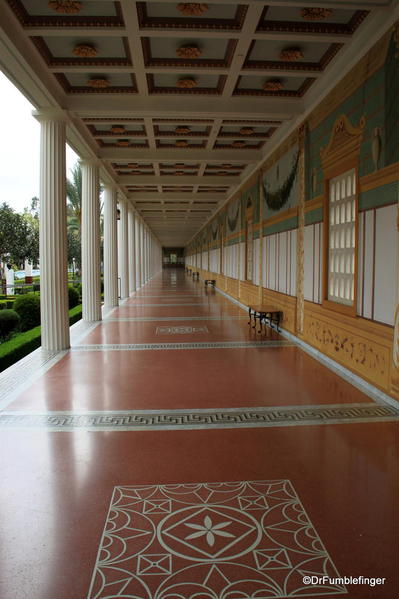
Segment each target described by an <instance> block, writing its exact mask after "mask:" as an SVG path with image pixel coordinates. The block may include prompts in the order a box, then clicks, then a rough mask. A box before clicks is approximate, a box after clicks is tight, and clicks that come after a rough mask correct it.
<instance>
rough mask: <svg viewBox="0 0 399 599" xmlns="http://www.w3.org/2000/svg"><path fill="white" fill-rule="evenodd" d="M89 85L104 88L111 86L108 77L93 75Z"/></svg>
mask: <svg viewBox="0 0 399 599" xmlns="http://www.w3.org/2000/svg"><path fill="white" fill-rule="evenodd" d="M87 85H88V86H89V87H94V88H98V89H102V88H105V87H108V86H109V81H108V79H107V78H106V77H91V79H89V80H88V82H87Z"/></svg>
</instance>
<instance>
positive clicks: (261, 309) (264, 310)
mask: <svg viewBox="0 0 399 599" xmlns="http://www.w3.org/2000/svg"><path fill="white" fill-rule="evenodd" d="M248 315H249V321H248V324H249V325H251V324H252V319H253V322H254V324H253V325H252V328H253V329H256V319H258V320H259V331H258V332H259V333H261V332H262V326H263V324H264V323H265V324H269V325H270V327H271V328H273V323H275V325H276V330H277V331H279V330H280V329H279V326H280V320H281V319H282V316H283V313H282V311H281V310H280V309H279V308H277V307H276V306H268V305H264V306H262V305H258V306H248ZM268 321H269V322H268Z"/></svg>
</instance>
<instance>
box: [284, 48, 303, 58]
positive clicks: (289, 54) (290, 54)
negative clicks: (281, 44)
mask: <svg viewBox="0 0 399 599" xmlns="http://www.w3.org/2000/svg"><path fill="white" fill-rule="evenodd" d="M301 58H303V52H302V50H301V49H300V48H298V47H296V46H295V47H294V46H293V47H291V48H284V50H281V52H280V60H283V61H285V62H295V61H297V60H300V59H301Z"/></svg>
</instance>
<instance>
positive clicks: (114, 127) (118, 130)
mask: <svg viewBox="0 0 399 599" xmlns="http://www.w3.org/2000/svg"><path fill="white" fill-rule="evenodd" d="M111 131H112V133H125V132H126V129H125V127H124V126H123V125H112V127H111Z"/></svg>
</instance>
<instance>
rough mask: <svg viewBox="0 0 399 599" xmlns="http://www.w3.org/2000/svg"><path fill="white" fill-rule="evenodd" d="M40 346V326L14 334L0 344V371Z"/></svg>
mask: <svg viewBox="0 0 399 599" xmlns="http://www.w3.org/2000/svg"><path fill="white" fill-rule="evenodd" d="M38 347H40V327H35V328H34V329H31V330H30V331H27V332H26V333H21V334H20V335H15V337H13V338H12V339H10V340H9V341H6V342H5V343H2V344H1V345H0V372H1V371H2V370H5V368H8V367H9V366H12V364H15V362H18V360H21V359H22V358H23V357H25V356H27V355H28V354H29V353H30V352H32V351H33V350H34V349H36V348H38Z"/></svg>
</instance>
